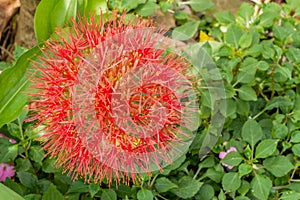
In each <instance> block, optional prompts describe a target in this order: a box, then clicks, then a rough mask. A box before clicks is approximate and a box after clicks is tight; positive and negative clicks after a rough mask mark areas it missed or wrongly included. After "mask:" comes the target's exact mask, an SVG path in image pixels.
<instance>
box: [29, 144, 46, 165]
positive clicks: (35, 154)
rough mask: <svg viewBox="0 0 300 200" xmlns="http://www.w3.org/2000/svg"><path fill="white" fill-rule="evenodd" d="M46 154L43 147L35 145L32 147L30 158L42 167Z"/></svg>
mask: <svg viewBox="0 0 300 200" xmlns="http://www.w3.org/2000/svg"><path fill="white" fill-rule="evenodd" d="M44 156H45V153H44V151H43V149H42V148H41V146H38V145H35V146H31V147H30V149H29V157H30V159H31V160H33V161H35V162H37V163H40V164H41V165H42V160H43V159H44Z"/></svg>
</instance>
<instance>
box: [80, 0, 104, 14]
mask: <svg viewBox="0 0 300 200" xmlns="http://www.w3.org/2000/svg"><path fill="white" fill-rule="evenodd" d="M107 10H108V8H107V3H106V0H88V1H87V4H86V7H85V14H86V15H90V14H91V13H96V14H97V15H100V12H102V13H105V12H106V11H107Z"/></svg>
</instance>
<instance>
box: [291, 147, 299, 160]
mask: <svg viewBox="0 0 300 200" xmlns="http://www.w3.org/2000/svg"><path fill="white" fill-rule="evenodd" d="M292 151H293V153H294V155H295V156H298V157H300V144H295V145H294V146H293V147H292Z"/></svg>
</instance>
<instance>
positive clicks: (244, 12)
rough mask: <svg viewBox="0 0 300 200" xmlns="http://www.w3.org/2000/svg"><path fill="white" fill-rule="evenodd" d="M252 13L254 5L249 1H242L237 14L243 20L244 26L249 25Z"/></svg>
mask: <svg viewBox="0 0 300 200" xmlns="http://www.w3.org/2000/svg"><path fill="white" fill-rule="evenodd" d="M253 14H254V7H253V6H252V5H251V4H249V3H242V5H241V7H240V9H239V10H238V16H239V17H241V18H242V19H243V20H244V21H245V24H246V27H249V22H250V20H251V17H252V15H253Z"/></svg>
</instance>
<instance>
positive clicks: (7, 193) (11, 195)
mask: <svg viewBox="0 0 300 200" xmlns="http://www.w3.org/2000/svg"><path fill="white" fill-rule="evenodd" d="M0 194H1V198H2V199H7V200H9V199H12V200H24V199H23V198H22V197H21V196H20V195H18V194H17V193H16V192H14V191H13V190H11V189H10V188H8V187H6V186H5V185H3V184H2V183H0Z"/></svg>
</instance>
